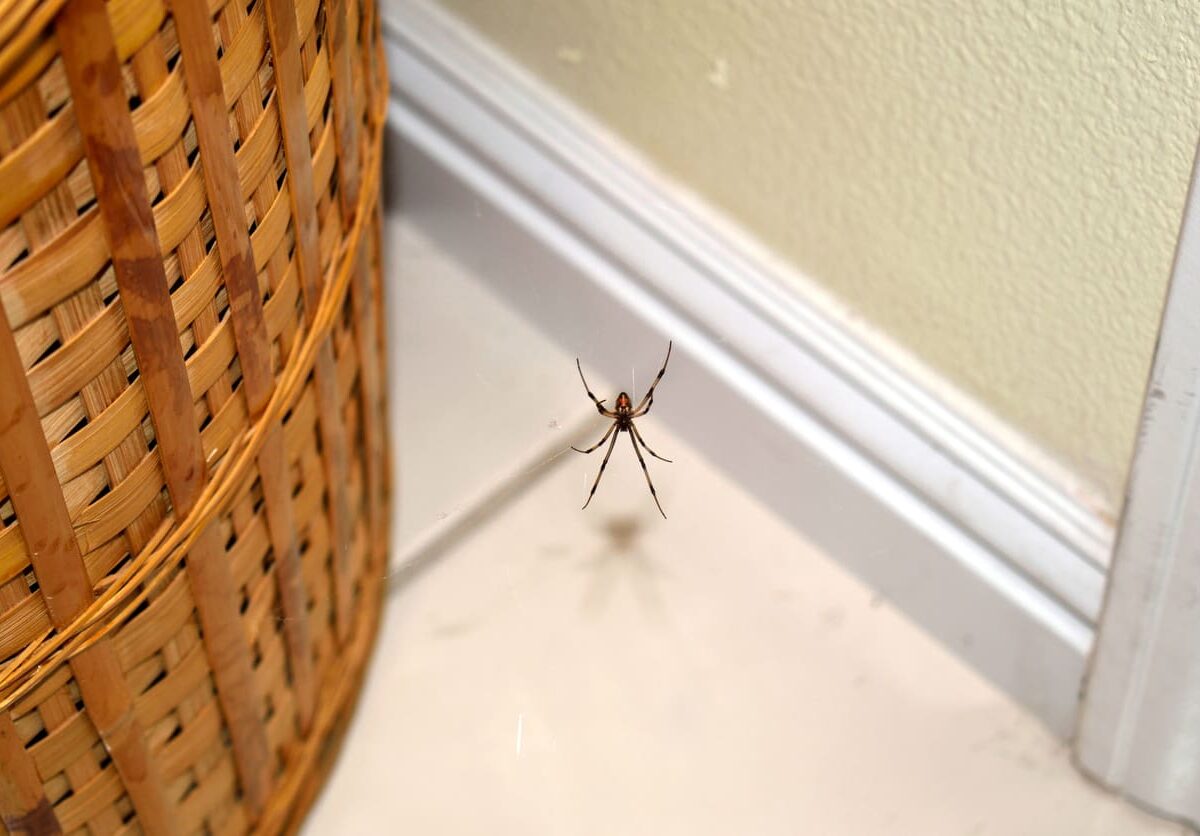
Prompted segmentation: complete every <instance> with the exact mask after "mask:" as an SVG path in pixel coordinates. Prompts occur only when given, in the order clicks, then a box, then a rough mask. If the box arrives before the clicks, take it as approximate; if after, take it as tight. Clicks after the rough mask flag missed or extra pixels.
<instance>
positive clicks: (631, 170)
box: [384, 0, 1112, 736]
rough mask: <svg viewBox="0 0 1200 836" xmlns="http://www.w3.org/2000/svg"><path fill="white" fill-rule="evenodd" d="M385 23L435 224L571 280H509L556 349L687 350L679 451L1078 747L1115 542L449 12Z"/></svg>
mask: <svg viewBox="0 0 1200 836" xmlns="http://www.w3.org/2000/svg"><path fill="white" fill-rule="evenodd" d="M384 17H385V31H386V40H387V51H388V61H389V65H390V69H391V75H392V107H391V113H390V117H389V118H390V124H391V127H392V129H393V131H394V132H395V134H396V140H398V141H399V143H400V144H401V146H402V150H401V152H400V153H402V154H407V155H409V159H410V161H412V162H413V163H414V165H419V166H420V173H419V174H418V175H416V180H417V182H415V183H405V184H402V185H401V186H400V188H402V189H413V190H418V191H421V193H422V194H423V195H426V196H429V200H430V201H433V202H437V203H438V204H439V205H438V207H437V209H436V211H431V212H430V213H429V216H430V218H431V219H433V220H432V221H431V222H432V223H434V224H435V225H440V226H443V227H446V228H447V229H450V230H451V231H449V232H447V231H446V230H443V234H446V235H449V236H450V237H452V238H453V239H454V240H455V241H456V242H457V246H458V247H460V248H466V249H469V248H471V247H473V246H479V247H483V246H485V243H484V242H490V244H488V245H495V244H496V241H497V240H499V239H503V237H504V236H510V237H513V238H517V237H520V238H521V239H522V240H521V241H520V242H516V241H514V242H512V243H511V247H512V248H513V249H514V250H517V249H520V250H521V251H522V252H524V253H526V254H527V256H528V258H529V259H531V260H533V261H536V260H537V259H538V258H542V257H543V256H541V255H538V254H537V252H536V251H537V250H538V248H540V249H541V250H544V251H545V253H546V255H545V256H544V258H547V259H550V258H553V259H555V260H556V261H557V263H559V264H561V265H564V266H563V268H562V271H565V272H563V273H562V275H569V276H570V277H571V278H570V279H569V284H564V280H562V279H561V275H560V276H559V279H558V280H556V283H555V284H554V285H553V286H550V285H543V286H537V285H536V284H533V283H531V282H529V281H525V282H515V281H512V280H510V279H506V278H504V277H503V276H500V275H497V276H496V278H495V282H496V289H497V290H498V291H499V292H500V293H502V294H504V296H505V298H507V299H508V300H509V301H510V302H511V303H512V304H513V305H515V306H517V307H519V308H521V309H522V310H523V311H524V312H525V313H527V315H528V316H529V317H530V318H531V319H532V320H534V321H535V322H537V323H538V325H539V327H541V328H543V329H545V330H546V331H547V333H549V334H551V335H552V336H554V337H555V338H556V339H559V340H562V341H563V342H566V343H568V344H569V342H570V340H571V332H570V326H571V324H572V322H575V323H576V324H577V322H578V320H577V319H575V320H573V319H572V317H578V316H579V314H578V310H579V309H581V308H582V309H585V310H586V311H587V312H588V315H589V316H591V317H593V318H594V319H595V320H596V321H600V320H603V318H604V317H618V316H620V317H624V318H625V319H628V320H632V321H635V322H637V323H639V327H640V328H642V329H643V330H644V332H645V334H646V346H647V348H648V347H649V346H651V345H657V344H658V342H659V341H660V340H661V339H662V338H663V336H664V335H669V336H671V337H672V338H674V339H675V340H676V347H677V349H678V350H679V351H680V352H681V354H682V355H684V356H686V357H687V358H688V362H690V366H689V367H686V368H685V369H684V370H683V371H680V372H677V374H680V375H689V374H690V375H692V378H691V380H690V381H689V385H688V386H687V387H683V386H681V389H686V391H689V392H703V393H705V394H706V395H707V398H706V399H704V400H701V399H699V398H696V400H695V402H694V403H683V404H679V407H680V408H679V409H678V410H676V415H677V416H678V417H676V418H673V419H672V424H673V429H675V430H676V431H677V432H680V433H681V434H683V435H684V436H685V437H686V438H688V440H689V441H691V442H692V443H695V444H697V446H699V447H700V448H702V449H705V450H709V451H711V455H712V457H713V459H714V461H715V462H716V463H717V464H718V465H719V466H721V467H722V468H723V469H725V470H726V471H727V472H729V473H730V474H732V475H733V476H734V477H735V478H736V479H738V481H739V482H740V483H741V484H743V485H744V486H745V487H746V488H747V489H749V490H750V491H752V492H753V493H754V494H755V495H757V496H758V497H759V498H760V499H761V500H762V501H764V502H765V503H766V504H768V505H769V506H770V507H772V508H773V509H775V511H776V512H778V513H779V514H780V515H782V516H783V517H785V518H787V519H788V520H789V521H791V522H793V523H794V524H795V525H796V526H798V527H799V528H800V529H801V530H802V531H804V532H805V534H806V535H807V536H808V537H809V538H810V539H812V540H813V541H814V542H815V543H817V544H818V545H819V546H820V547H821V548H823V549H824V550H825V551H826V552H827V553H829V554H830V555H831V556H833V557H835V558H836V559H838V560H839V561H841V562H842V563H843V564H845V565H846V566H847V567H848V568H850V569H851V570H852V571H854V572H855V573H856V574H858V575H859V576H861V577H862V578H864V579H865V580H866V581H867V582H868V583H870V584H872V585H873V586H875V587H876V588H878V589H880V590H881V591H882V592H883V593H884V594H885V595H887V596H888V597H889V598H890V599H891V600H893V601H894V602H895V603H896V604H897V605H898V606H900V607H901V608H902V609H904V610H905V611H906V612H907V613H908V614H909V615H910V616H911V617H913V618H914V619H915V620H916V621H918V622H919V623H921V624H922V625H924V626H925V627H926V628H927V629H928V630H930V631H931V632H932V633H934V634H935V635H937V636H938V637H940V638H941V639H942V640H943V641H945V642H946V643H947V644H948V645H949V646H950V647H952V648H953V649H954V650H955V651H956V652H957V653H959V654H960V655H961V656H962V657H963V658H965V659H966V660H968V661H969V662H970V663H971V664H973V665H975V666H976V667H977V668H978V669H979V670H981V671H982V672H983V673H985V674H986V675H987V676H989V677H990V678H991V679H992V680H993V681H995V682H997V683H998V684H999V685H1000V686H1001V687H1003V688H1005V689H1006V690H1008V691H1009V692H1011V693H1012V694H1014V695H1015V696H1016V697H1017V698H1018V699H1020V700H1021V701H1022V702H1024V703H1025V704H1026V705H1028V706H1029V707H1030V708H1031V709H1032V710H1033V711H1035V712H1036V713H1037V714H1039V715H1040V716H1041V717H1042V718H1043V719H1044V720H1045V721H1046V723H1047V724H1048V725H1049V726H1050V727H1051V728H1053V729H1054V730H1055V731H1056V732H1058V733H1060V734H1062V735H1063V736H1066V735H1068V734H1069V733H1070V730H1071V729H1072V726H1073V723H1074V719H1075V713H1076V704H1077V697H1078V690H1079V684H1080V677H1081V675H1082V671H1083V667H1084V662H1085V658H1086V655H1087V653H1088V651H1089V649H1090V646H1091V643H1092V640H1093V627H1094V624H1095V622H1096V619H1097V617H1098V613H1099V608H1100V602H1101V597H1102V593H1103V585H1104V574H1105V567H1106V565H1107V560H1108V555H1109V552H1110V550H1111V541H1112V531H1111V526H1110V525H1109V524H1108V523H1106V522H1105V521H1104V520H1103V519H1102V518H1101V517H1100V516H1099V515H1098V514H1096V513H1094V512H1092V511H1091V510H1089V509H1088V508H1087V507H1085V506H1084V505H1083V504H1082V503H1081V502H1079V501H1077V500H1076V499H1075V498H1074V497H1072V496H1071V494H1070V493H1069V492H1068V491H1067V490H1065V489H1063V488H1062V487H1061V486H1059V485H1056V484H1054V483H1053V482H1051V481H1050V480H1049V479H1047V478H1046V477H1045V476H1044V475H1042V474H1041V473H1040V472H1038V471H1036V470H1035V469H1034V468H1032V467H1030V466H1029V465H1027V464H1026V463H1025V462H1024V461H1023V460H1022V459H1021V458H1020V457H1019V456H1017V455H1014V454H1013V452H1012V451H1011V450H1010V448H1009V447H1008V446H1006V445H1005V444H1004V443H1002V442H1000V441H998V440H997V438H995V437H994V436H993V435H992V434H989V433H988V432H986V431H984V430H981V429H980V427H979V426H977V424H976V423H973V422H971V421H968V420H966V419H965V418H963V417H962V416H961V415H960V414H958V413H956V412H955V411H953V410H951V409H949V408H947V407H946V406H945V405H944V404H943V403H942V402H941V401H940V400H938V399H937V398H935V397H933V396H931V395H930V394H929V393H928V387H925V386H922V385H921V384H919V383H918V382H917V381H916V380H914V379H913V378H912V376H911V375H909V374H907V373H905V372H902V371H901V370H900V368H899V367H898V366H897V364H896V363H894V362H889V361H888V360H887V359H885V358H884V357H883V356H881V354H880V351H879V347H878V346H877V345H874V344H872V343H871V342H870V341H867V340H864V339H863V338H862V335H860V334H857V333H854V332H853V331H852V330H850V329H848V328H847V327H846V326H845V324H844V323H843V322H842V321H840V320H839V319H838V317H836V316H834V315H831V313H830V312H829V311H828V310H827V309H826V308H825V307H824V306H823V305H822V304H821V303H820V302H819V301H814V300H813V299H809V298H805V297H802V295H801V294H799V293H797V292H796V291H795V290H794V288H796V287H803V286H805V284H806V283H805V282H804V281H803V277H796V276H794V275H793V276H788V277H787V278H786V280H785V278H784V275H783V274H784V272H785V271H789V270H790V268H788V267H787V266H786V265H781V264H779V263H778V262H777V261H775V260H773V259H772V258H770V257H769V256H768V255H767V254H765V253H763V252H762V251H761V250H759V249H757V248H756V247H755V246H754V245H753V244H751V243H750V242H748V241H746V240H745V239H743V238H742V237H740V236H739V235H738V234H737V233H736V232H735V231H732V230H730V229H729V228H728V227H726V226H724V225H722V224H721V223H719V222H717V221H715V220H714V219H713V218H710V217H707V216H706V215H705V213H704V212H703V211H702V210H698V209H697V207H696V206H694V205H692V204H691V203H689V202H688V201H687V200H685V199H683V198H681V197H680V195H679V194H677V193H676V192H674V191H672V189H671V188H670V187H669V186H667V185H665V184H663V183H662V182H661V180H660V179H659V178H658V177H657V176H656V175H655V174H654V172H653V171H651V170H650V169H648V168H647V167H646V166H644V165H642V164H640V163H639V162H638V161H637V160H636V158H635V157H633V156H632V155H631V154H630V153H629V152H628V151H627V150H626V149H623V148H622V147H621V146H620V145H619V143H615V142H614V141H612V140H611V139H608V138H606V137H605V136H604V135H603V133H602V132H601V131H599V130H598V129H597V128H596V127H595V126H594V125H591V124H589V123H588V121H587V120H586V119H585V118H583V117H581V116H580V115H579V114H578V113H576V112H574V111H573V110H572V109H571V108H570V107H569V106H567V105H565V104H564V103H563V102H562V101H561V100H560V99H559V98H558V97H556V96H554V95H552V94H551V93H549V92H548V91H547V90H546V89H545V88H544V87H542V86H541V85H539V84H538V83H537V82H535V81H533V80H531V79H529V78H528V77H526V76H525V75H524V74H522V73H521V72H520V71H519V70H517V69H516V68H515V67H514V66H513V65H512V64H511V62H509V61H508V60H506V59H505V58H504V57H502V56H500V55H498V54H496V53H495V52H494V51H493V50H491V49H490V48H489V47H488V46H487V45H486V44H484V43H482V42H481V41H480V40H479V39H478V38H477V37H475V36H473V35H472V34H471V33H470V32H469V31H468V30H466V29H465V28H464V27H463V26H461V25H460V24H458V23H457V22H456V21H454V20H453V19H451V18H449V17H448V16H446V15H445V14H444V13H443V12H441V11H440V10H438V9H437V8H436V7H434V6H433V5H432V4H429V3H427V2H426V0H408V2H405V3H404V4H393V5H390V6H388V7H387V8H386V9H385V12H384ZM405 176H406V177H408V176H411V175H408V174H406V175H405ZM479 200H482V201H485V202H486V203H487V204H489V205H490V206H493V207H495V208H496V210H497V212H498V214H499V215H501V216H502V220H500V221H492V220H489V219H483V220H481V219H480V218H478V217H473V216H472V212H471V206H472V201H479ZM486 224H491V225H492V227H491V228H484V227H485V225H486ZM497 236H499V239H498V238H497ZM475 242H479V243H478V244H477V243H475ZM505 246H507V245H505ZM463 257H464V258H468V259H470V258H472V257H475V258H477V259H478V260H479V261H480V263H486V260H487V257H488V256H487V254H486V253H483V252H482V251H480V252H477V253H475V254H474V256H472V255H471V254H470V253H464V254H463ZM560 272H561V271H560ZM614 347H615V348H618V349H619V348H621V347H622V346H619V345H618V346H614ZM689 368H690V371H689V370H688V369H689ZM693 397H694V396H693ZM714 397H718V400H717V401H716V402H719V403H720V404H722V406H721V408H720V409H719V410H714V409H712V403H713V402H714V401H713V398H714ZM733 428H736V430H737V434H738V435H739V436H740V438H741V440H740V442H738V443H737V444H732V443H731V442H730V441H729V436H730V435H731V433H730V430H731V429H733ZM831 509H836V511H837V513H830V510H831Z"/></svg>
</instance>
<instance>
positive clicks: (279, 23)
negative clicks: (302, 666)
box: [265, 0, 352, 641]
mask: <svg viewBox="0 0 1200 836" xmlns="http://www.w3.org/2000/svg"><path fill="white" fill-rule="evenodd" d="M265 2H266V7H267V33H268V37H269V38H270V41H271V49H272V52H273V54H274V56H275V85H276V91H277V92H278V95H279V109H280V120H279V122H280V127H281V129H282V133H283V149H284V155H285V156H286V158H287V165H288V192H289V196H290V198H291V205H292V218H293V220H294V222H295V228H296V254H297V257H296V260H297V263H298V269H299V273H300V287H301V290H302V291H303V293H304V307H305V315H306V317H308V319H309V320H310V321H311V318H312V316H313V315H314V314H315V310H316V299H317V297H318V295H319V293H320V291H321V284H322V277H321V263H320V255H319V249H318V235H319V233H318V230H317V203H316V196H315V195H314V192H313V171H312V151H311V144H310V141H309V133H308V121H307V117H306V116H305V104H304V77H303V75H302V73H301V67H300V43H299V35H298V33H297V31H296V14H295V7H294V6H293V5H292V4H291V3H289V2H288V0H265ZM335 374H336V371H335V369H334V359H333V346H332V344H331V343H330V342H329V341H328V340H327V341H325V342H323V343H322V344H321V345H320V347H319V348H318V350H317V357H316V361H315V364H314V367H313V376H314V378H315V380H316V385H317V408H318V410H319V419H318V424H319V427H320V433H321V446H322V448H323V449H322V451H321V452H322V457H323V460H324V463H325V472H326V483H327V485H328V488H329V491H330V506H331V517H332V523H333V566H334V572H333V583H334V617H335V619H336V624H337V631H338V638H339V639H341V640H342V641H346V639H347V637H348V635H349V631H350V620H351V613H350V606H351V603H350V599H351V595H352V592H351V586H350V585H351V579H350V565H349V562H350V520H349V511H348V507H349V504H348V501H347V499H346V451H345V447H346V445H345V438H344V436H343V435H342V433H341V429H340V426H341V421H340V420H339V416H338V414H337V409H336V402H337V395H336V392H335V389H336V385H337V384H336V381H335V379H334V377H335Z"/></svg>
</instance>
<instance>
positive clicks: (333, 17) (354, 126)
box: [325, 0, 359, 223]
mask: <svg viewBox="0 0 1200 836" xmlns="http://www.w3.org/2000/svg"><path fill="white" fill-rule="evenodd" d="M348 25H349V22H348V21H347V20H346V2H345V0H329V5H328V10H327V12H326V14H325V37H326V39H327V41H328V44H329V50H330V51H331V52H332V53H333V55H332V57H331V58H330V62H329V63H330V66H331V69H332V72H333V125H334V130H335V131H336V132H337V157H338V177H339V183H340V187H341V188H340V190H339V192H338V194H339V196H340V197H341V207H342V218H343V220H344V221H345V222H346V223H349V222H350V220H351V219H352V218H353V217H354V210H355V208H356V207H357V206H358V177H359V171H358V123H357V121H356V120H357V117H358V112H357V110H356V109H355V106H354V76H353V71H352V69H351V64H350V48H349V46H348V43H347V41H348V32H347V27H348Z"/></svg>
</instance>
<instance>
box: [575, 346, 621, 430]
mask: <svg viewBox="0 0 1200 836" xmlns="http://www.w3.org/2000/svg"><path fill="white" fill-rule="evenodd" d="M575 368H577V369H579V379H580V380H582V381H583V388H584V390H585V391H586V392H587V394H588V397H589V398H591V399H592V403H594V404H595V405H596V411H597V412H599V413H600V414H601V415H604V416H605V417H608V418H616V417H617V413H615V412H613V411H612V410H609V409H605V408H604V406H603V404H604V401H602V400H598V399H597V398H596V396H595V395H593V394H592V388H591V387H590V386H588V382H587V378H586V377H584V376H583V366H581V365H579V358H578V357H576V358H575Z"/></svg>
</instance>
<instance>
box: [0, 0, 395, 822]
mask: <svg viewBox="0 0 1200 836" xmlns="http://www.w3.org/2000/svg"><path fill="white" fill-rule="evenodd" d="M385 100H386V81H385V77H384V69H383V62H382V59H381V57H380V51H379V26H378V21H377V18H376V16H375V12H374V8H373V3H372V2H371V0H295V2H293V0H249V2H247V0H228V2H226V0H165V2H164V0H108V1H107V2H106V0H0V836H3V834H6V833H24V832H31V833H57V832H68V833H69V832H91V833H115V832H138V831H139V830H140V831H142V832H147V833H193V832H213V833H240V832H245V831H248V830H258V831H263V832H278V831H280V830H283V829H288V828H291V827H294V826H295V825H296V822H297V819H298V816H299V813H300V812H301V811H302V810H303V809H304V807H305V806H306V805H307V803H308V801H309V800H310V799H311V797H312V795H313V793H314V792H315V791H316V788H317V787H318V786H319V783H320V779H321V777H322V776H323V774H324V771H325V769H326V767H327V766H328V763H329V760H330V757H331V753H332V751H334V750H335V748H336V747H335V746H334V745H333V744H334V743H335V742H336V739H337V737H338V735H339V734H340V731H339V729H340V727H341V726H342V724H343V722H344V720H345V717H346V714H347V712H348V710H349V707H350V706H351V704H352V702H353V699H354V696H355V694H356V692H357V688H358V682H359V680H360V675H361V671H362V667H363V664H364V662H365V659H366V656H367V654H368V652H369V649H370V645H371V640H372V637H373V635H374V632H375V627H376V623H377V618H378V612H379V603H380V596H381V592H382V588H381V581H382V577H383V576H384V574H385V568H384V567H385V564H386V552H385V544H386V535H387V519H386V494H387V472H386V455H385V450H386V439H385V432H386V430H385V422H384V397H383V381H382V375H383V368H382V357H383V333H382V323H381V318H380V316H379V311H380V307H381V299H380V296H381V288H380V271H379V258H380V241H379V226H380V215H379V195H378V191H379V177H380V144H381V126H382V114H383V111H382V107H383V103H384V102H385Z"/></svg>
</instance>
